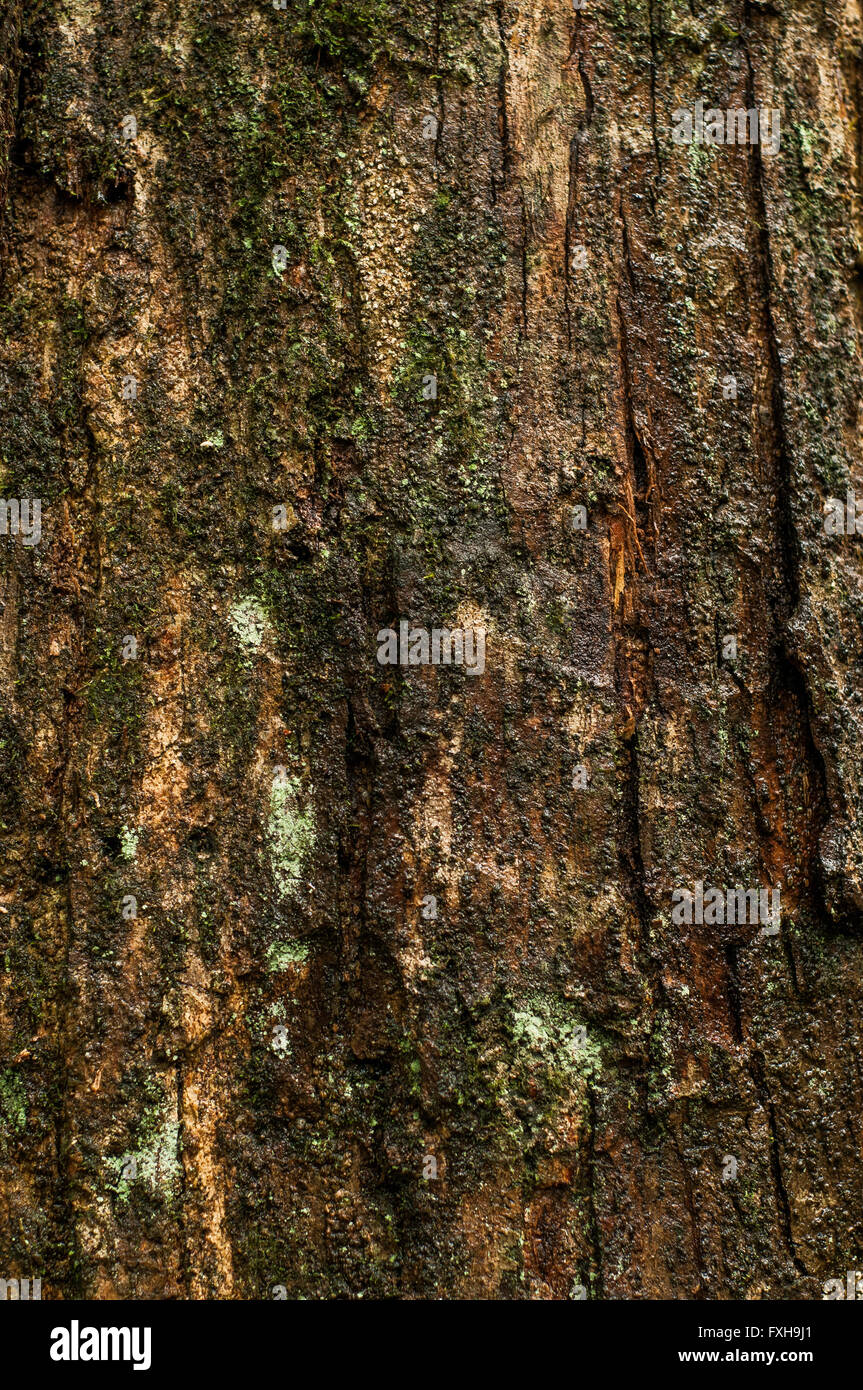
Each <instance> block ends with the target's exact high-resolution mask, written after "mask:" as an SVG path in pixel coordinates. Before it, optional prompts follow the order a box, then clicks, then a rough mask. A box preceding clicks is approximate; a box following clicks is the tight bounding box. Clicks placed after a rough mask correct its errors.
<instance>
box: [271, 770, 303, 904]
mask: <svg viewBox="0 0 863 1390" xmlns="http://www.w3.org/2000/svg"><path fill="white" fill-rule="evenodd" d="M267 839H268V842H269V850H270V865H271V867H272V872H273V880H274V882H275V884H276V888H277V889H278V893H279V896H280V897H282V898H290V897H293V895H294V893H295V892H296V890H297V888H298V887H299V884H300V878H301V873H302V867H303V864H304V862H305V860H306V859H307V858H308V856H309V854H310V853H311V850H312V847H313V846H314V843H315V815H314V810H313V809H312V808H311V807H309V806H303V805H302V804H301V801H300V780H299V778H298V777H288V776H284V777H281V778H277V779H276V780H275V781H274V782H273V786H272V789H271V791H270V814H269V819H268V821H267Z"/></svg>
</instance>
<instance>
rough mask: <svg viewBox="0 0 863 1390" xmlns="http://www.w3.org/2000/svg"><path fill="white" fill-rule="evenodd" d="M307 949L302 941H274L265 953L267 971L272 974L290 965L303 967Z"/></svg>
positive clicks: (307, 956)
mask: <svg viewBox="0 0 863 1390" xmlns="http://www.w3.org/2000/svg"><path fill="white" fill-rule="evenodd" d="M308 958H309V948H308V946H307V945H306V944H305V942H303V941H274V942H273V944H272V945H271V946H270V949H269V950H268V951H267V969H268V970H271V971H273V972H274V973H275V972H277V971H279V970H287V969H288V967H289V966H291V965H305V963H306V961H307V960H308Z"/></svg>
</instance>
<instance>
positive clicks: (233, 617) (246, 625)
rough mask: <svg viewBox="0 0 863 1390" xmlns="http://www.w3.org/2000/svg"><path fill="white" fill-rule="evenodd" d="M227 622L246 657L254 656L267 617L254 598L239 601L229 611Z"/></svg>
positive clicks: (264, 628) (264, 631)
mask: <svg viewBox="0 0 863 1390" xmlns="http://www.w3.org/2000/svg"><path fill="white" fill-rule="evenodd" d="M228 621H229V623H230V625H231V630H232V631H233V633H234V636H235V637H236V639H237V641H238V642H239V644H240V646H241V647H242V648H243V651H244V653H245V655H246V656H247V657H249V656H254V654H255V652H256V651H257V650H258V648H259V647H260V645H261V643H262V642H263V640H264V635H265V633H266V631H267V626H268V623H267V615H266V613H265V612H264V610H263V608H262V607H261V605H260V603H259V602H258V600H257V599H255V598H251V597H249V598H244V599H240V601H239V603H235V604H234V606H233V608H232V609H231V611H230V614H229V617H228Z"/></svg>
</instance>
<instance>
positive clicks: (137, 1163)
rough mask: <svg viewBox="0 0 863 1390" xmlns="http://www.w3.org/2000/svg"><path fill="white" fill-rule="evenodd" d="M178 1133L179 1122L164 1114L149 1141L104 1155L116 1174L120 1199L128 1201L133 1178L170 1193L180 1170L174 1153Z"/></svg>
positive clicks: (159, 1190)
mask: <svg viewBox="0 0 863 1390" xmlns="http://www.w3.org/2000/svg"><path fill="white" fill-rule="evenodd" d="M179 1137H180V1126H179V1123H178V1121H177V1120H176V1119H174V1118H172V1117H171V1116H170V1115H168V1116H166V1118H165V1119H164V1121H163V1123H162V1125H161V1127H160V1128H159V1129H158V1130H157V1131H156V1133H155V1134H154V1135H153V1137H152V1139H151V1140H150V1142H149V1144H143V1145H142V1146H141V1147H140V1148H139V1149H135V1150H134V1151H133V1150H130V1151H129V1152H128V1153H125V1154H120V1155H112V1156H110V1157H108V1158H107V1159H106V1162H107V1164H108V1167H109V1168H112V1169H113V1170H114V1171H115V1173H116V1175H117V1193H118V1195H119V1197H120V1199H121V1201H124V1202H125V1201H128V1199H129V1191H130V1188H131V1186H132V1184H133V1183H135V1182H142V1183H146V1185H147V1186H148V1187H149V1188H150V1189H151V1190H152V1191H153V1192H163V1193H165V1194H166V1195H169V1196H171V1195H173V1192H174V1185H175V1182H176V1180H177V1179H178V1178H179V1176H180V1171H181V1165H180V1160H179V1158H178V1156H177V1147H178V1141H179Z"/></svg>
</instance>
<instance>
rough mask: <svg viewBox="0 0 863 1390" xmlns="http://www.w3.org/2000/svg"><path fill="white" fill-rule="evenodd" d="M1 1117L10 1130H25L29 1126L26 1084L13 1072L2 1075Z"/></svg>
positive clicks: (0, 1091)
mask: <svg viewBox="0 0 863 1390" xmlns="http://www.w3.org/2000/svg"><path fill="white" fill-rule="evenodd" d="M0 1115H2V1116H3V1119H4V1120H5V1121H6V1123H7V1124H8V1126H9V1127H10V1129H24V1127H25V1125H26V1124H27V1094H26V1092H25V1090H24V1082H23V1081H22V1079H21V1077H20V1076H17V1075H16V1074H15V1072H13V1071H4V1072H2V1073H0Z"/></svg>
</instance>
